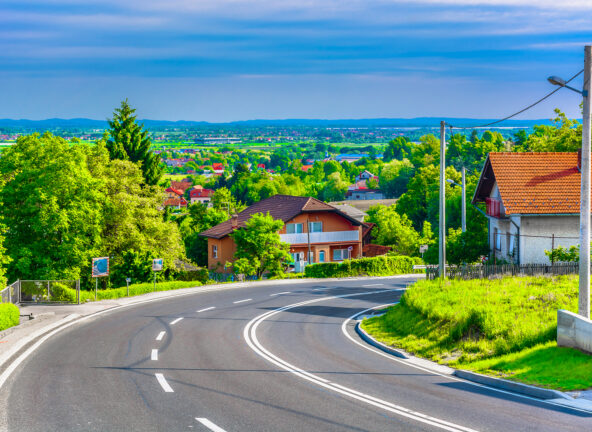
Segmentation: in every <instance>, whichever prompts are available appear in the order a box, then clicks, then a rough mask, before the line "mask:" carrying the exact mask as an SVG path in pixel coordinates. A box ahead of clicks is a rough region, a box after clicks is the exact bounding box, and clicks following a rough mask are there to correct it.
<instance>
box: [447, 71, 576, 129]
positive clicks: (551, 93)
mask: <svg viewBox="0 0 592 432" xmlns="http://www.w3.org/2000/svg"><path fill="white" fill-rule="evenodd" d="M582 72H584V69H582V70H581V71H579V72H578V73H577V74H575V75H574V76H572V77H571V78H570V79H568V80H567V81H566V82H565V84H568V83H570V82H571V81H573V80H574V79H575V78H577V77H578V76H579V75H580V74H581V73H582ZM584 86H585V84H584ZM562 88H563V86H561V87H558V88H556V89H555V90H553V91H552V92H550V93H548V94H546V95H545V96H543V97H542V98H540V99H539V100H537V101H536V102H534V103H532V104H530V105H528V106H527V107H526V108H522V109H521V110H520V111H518V112H515V113H514V114H510V115H509V116H507V117H504V118H503V119H500V120H496V121H493V122H491V123H486V124H483V125H479V126H454V125H448V126H450V131H451V132H452V128H454V129H477V128H483V127H488V126H493V125H495V124H498V123H501V122H503V121H506V120H509V119H511V118H512V117H516V116H517V115H518V114H522V113H523V112H524V111H528V110H529V109H531V108H532V107H534V106H536V105H538V104H540V103H541V102H542V101H544V100H545V99H548V98H550V97H551V96H552V95H554V94H555V93H557V92H558V91H559V90H561V89H562Z"/></svg>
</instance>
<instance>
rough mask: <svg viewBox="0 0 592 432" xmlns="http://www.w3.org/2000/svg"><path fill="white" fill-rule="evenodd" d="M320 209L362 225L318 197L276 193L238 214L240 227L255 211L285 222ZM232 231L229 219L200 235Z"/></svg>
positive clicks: (225, 234)
mask: <svg viewBox="0 0 592 432" xmlns="http://www.w3.org/2000/svg"><path fill="white" fill-rule="evenodd" d="M319 211H330V212H334V213H338V214H340V215H341V216H343V217H344V218H346V219H347V220H349V221H350V222H352V223H353V224H354V225H361V222H358V221H357V220H355V219H353V218H351V217H349V216H348V215H346V214H345V213H343V212H341V211H339V210H338V209H336V208H335V207H333V206H332V205H329V204H326V203H324V202H323V201H319V200H318V199H316V198H312V197H301V196H291V195H274V196H272V197H269V198H267V199H264V200H261V201H259V202H256V203H255V204H253V205H252V206H249V207H247V208H246V209H244V210H243V211H242V212H240V213H239V214H238V227H239V228H240V227H244V226H245V223H246V222H247V221H248V220H249V219H250V218H251V216H252V215H254V214H255V213H263V214H265V213H268V212H269V214H270V215H271V216H272V217H273V218H274V219H280V220H282V221H284V222H287V221H289V220H291V219H293V218H294V217H296V216H298V215H299V214H300V213H304V212H319ZM232 231H233V230H232V222H231V221H230V220H227V221H225V222H222V223H221V224H218V225H216V226H214V227H212V228H210V229H208V230H206V231H204V232H201V233H200V234H199V235H201V236H203V237H211V238H217V239H219V238H222V237H225V236H227V235H228V234H230V233H231V232H232Z"/></svg>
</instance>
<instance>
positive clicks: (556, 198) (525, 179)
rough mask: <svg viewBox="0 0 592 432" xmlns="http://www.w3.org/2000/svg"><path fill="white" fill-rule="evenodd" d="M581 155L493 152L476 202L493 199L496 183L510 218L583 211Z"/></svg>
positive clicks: (474, 199) (486, 164)
mask: <svg viewBox="0 0 592 432" xmlns="http://www.w3.org/2000/svg"><path fill="white" fill-rule="evenodd" d="M580 182H581V177H580V171H579V170H578V154H577V153H552V152H548V153H542V152H541V153H508V152H493V153H489V156H487V160H486V161H485V165H484V167H483V172H482V173H481V177H480V179H479V184H478V185H477V189H476V191H475V196H474V198H473V202H480V201H485V199H486V198H489V197H490V195H491V191H492V189H493V186H494V184H495V183H497V187H498V189H499V192H500V196H501V199H502V202H503V205H504V207H505V213H506V215H513V214H558V213H559V214H576V213H579V211H580Z"/></svg>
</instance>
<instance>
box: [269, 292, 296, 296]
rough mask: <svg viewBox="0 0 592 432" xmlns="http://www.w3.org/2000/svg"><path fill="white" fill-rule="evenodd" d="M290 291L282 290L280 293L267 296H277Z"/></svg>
mask: <svg viewBox="0 0 592 432" xmlns="http://www.w3.org/2000/svg"><path fill="white" fill-rule="evenodd" d="M291 292H292V291H282V292H280V293H275V294H269V297H273V296H278V295H282V294H290V293H291Z"/></svg>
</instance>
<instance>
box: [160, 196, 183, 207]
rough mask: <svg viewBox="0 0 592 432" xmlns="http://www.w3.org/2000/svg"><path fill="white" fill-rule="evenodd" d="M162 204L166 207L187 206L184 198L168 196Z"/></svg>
mask: <svg viewBox="0 0 592 432" xmlns="http://www.w3.org/2000/svg"><path fill="white" fill-rule="evenodd" d="M164 205H165V206H167V207H179V206H181V207H187V201H186V200H185V198H183V197H181V198H169V199H167V200H166V201H165V202H164Z"/></svg>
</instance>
